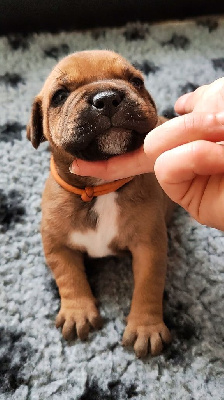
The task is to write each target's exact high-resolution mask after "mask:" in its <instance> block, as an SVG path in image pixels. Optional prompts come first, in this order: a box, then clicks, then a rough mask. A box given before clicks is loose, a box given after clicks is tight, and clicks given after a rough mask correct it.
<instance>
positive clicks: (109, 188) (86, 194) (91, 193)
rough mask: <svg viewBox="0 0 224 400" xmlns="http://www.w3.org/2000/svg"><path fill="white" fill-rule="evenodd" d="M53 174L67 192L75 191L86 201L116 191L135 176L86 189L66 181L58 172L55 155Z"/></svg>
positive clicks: (52, 162)
mask: <svg viewBox="0 0 224 400" xmlns="http://www.w3.org/2000/svg"><path fill="white" fill-rule="evenodd" d="M51 174H52V176H53V177H54V179H55V180H56V182H57V183H58V184H59V185H60V186H61V187H63V189H65V190H67V192H71V193H75V194H78V195H80V196H81V199H82V200H83V201H85V202H88V201H91V200H92V199H93V197H96V196H101V195H103V194H107V193H111V192H115V191H116V190H118V189H119V188H121V187H122V186H124V185H125V184H126V183H128V182H130V181H131V180H132V179H133V176H131V177H129V178H124V179H118V180H116V181H114V182H109V183H105V184H104V185H99V186H86V187H85V189H79V188H77V187H75V186H72V185H69V184H68V183H67V182H65V181H64V180H63V179H62V178H61V177H60V176H59V174H58V172H57V170H56V167H55V162H54V159H53V156H52V157H51Z"/></svg>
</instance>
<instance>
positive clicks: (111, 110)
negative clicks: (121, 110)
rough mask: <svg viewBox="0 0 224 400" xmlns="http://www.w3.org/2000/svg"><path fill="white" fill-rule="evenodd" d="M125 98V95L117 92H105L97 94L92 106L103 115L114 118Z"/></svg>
mask: <svg viewBox="0 0 224 400" xmlns="http://www.w3.org/2000/svg"><path fill="white" fill-rule="evenodd" d="M123 98H124V94H123V93H121V92H119V91H117V90H116V91H115V90H105V91H103V92H99V93H97V94H95V95H94V96H93V98H92V101H91V104H92V107H94V108H95V109H97V111H98V112H100V113H101V114H103V115H106V116H107V117H112V116H113V115H114V114H115V113H116V112H117V110H118V106H119V105H120V104H121V102H122V100H123Z"/></svg>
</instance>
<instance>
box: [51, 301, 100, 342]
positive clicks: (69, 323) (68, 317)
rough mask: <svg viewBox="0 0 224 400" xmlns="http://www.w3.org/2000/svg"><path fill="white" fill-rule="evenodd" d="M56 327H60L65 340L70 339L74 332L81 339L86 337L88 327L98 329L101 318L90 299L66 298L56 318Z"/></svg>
mask: <svg viewBox="0 0 224 400" xmlns="http://www.w3.org/2000/svg"><path fill="white" fill-rule="evenodd" d="M55 323H56V327H57V328H59V327H62V335H63V336H64V338H65V339H66V340H72V339H74V338H75V336H76V334H77V336H78V337H79V338H80V339H81V340H85V339H87V337H88V334H89V330H90V327H91V326H92V327H93V328H94V329H100V328H101V326H102V318H101V316H100V314H99V311H98V310H97V308H96V306H95V302H94V301H93V300H90V299H76V300H66V301H63V302H62V304H61V309H60V311H59V313H58V315H57V318H56V322H55Z"/></svg>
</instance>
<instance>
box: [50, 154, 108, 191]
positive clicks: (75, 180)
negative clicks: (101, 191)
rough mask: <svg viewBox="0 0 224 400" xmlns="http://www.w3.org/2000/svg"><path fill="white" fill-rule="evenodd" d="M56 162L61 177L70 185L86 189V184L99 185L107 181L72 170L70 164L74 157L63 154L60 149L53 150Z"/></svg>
mask: <svg viewBox="0 0 224 400" xmlns="http://www.w3.org/2000/svg"><path fill="white" fill-rule="evenodd" d="M52 155H53V158H54V163H55V166H56V169H57V172H58V174H59V175H60V177H61V178H62V179H63V180H64V181H65V182H67V183H68V184H69V185H72V186H76V187H77V188H79V189H84V188H85V187H86V186H98V185H101V184H104V183H106V182H105V181H103V180H102V179H98V178H93V177H90V176H79V175H75V174H72V173H71V172H70V165H71V164H72V162H73V161H74V157H72V156H68V155H66V157H65V155H64V154H62V153H61V152H60V151H57V150H52Z"/></svg>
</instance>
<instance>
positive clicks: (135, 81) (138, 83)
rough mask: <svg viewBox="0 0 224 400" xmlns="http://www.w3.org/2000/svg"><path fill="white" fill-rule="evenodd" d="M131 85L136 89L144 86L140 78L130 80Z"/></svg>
mask: <svg viewBox="0 0 224 400" xmlns="http://www.w3.org/2000/svg"><path fill="white" fill-rule="evenodd" d="M131 83H132V85H134V86H135V87H136V88H137V89H141V88H142V87H143V86H144V81H143V80H142V79H141V78H138V77H134V78H132V79H131Z"/></svg>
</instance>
